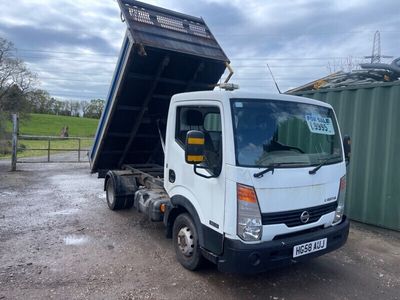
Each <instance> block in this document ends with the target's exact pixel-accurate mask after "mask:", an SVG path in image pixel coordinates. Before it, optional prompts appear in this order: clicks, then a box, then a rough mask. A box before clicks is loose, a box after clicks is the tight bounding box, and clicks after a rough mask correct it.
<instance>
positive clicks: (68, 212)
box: [48, 208, 79, 216]
mask: <svg viewBox="0 0 400 300" xmlns="http://www.w3.org/2000/svg"><path fill="white" fill-rule="evenodd" d="M78 211H79V209H76V208H70V209H64V210H59V211H54V212H50V213H48V214H49V215H50V216H59V215H64V216H66V215H72V214H76V213H77V212H78Z"/></svg>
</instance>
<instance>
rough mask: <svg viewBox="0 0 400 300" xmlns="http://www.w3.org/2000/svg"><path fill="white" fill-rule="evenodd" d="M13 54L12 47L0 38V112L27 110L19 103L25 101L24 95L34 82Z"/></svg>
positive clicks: (23, 65)
mask: <svg viewBox="0 0 400 300" xmlns="http://www.w3.org/2000/svg"><path fill="white" fill-rule="evenodd" d="M14 52H15V48H14V45H13V44H12V43H11V42H9V41H7V40H6V39H3V38H0V111H6V110H7V111H13V112H21V111H20V110H21V109H27V108H28V106H27V105H21V103H22V102H24V101H26V94H27V93H28V92H29V91H31V90H32V87H33V85H34V83H35V81H36V76H35V75H34V74H33V73H32V72H31V71H29V70H28V68H27V67H26V65H25V64H24V62H23V61H22V60H20V59H18V58H15V57H14V56H13V54H14ZM17 96H18V97H19V98H18V101H16V100H17V98H16V97H17Z"/></svg>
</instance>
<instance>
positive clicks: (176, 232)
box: [172, 213, 203, 271]
mask: <svg viewBox="0 0 400 300" xmlns="http://www.w3.org/2000/svg"><path fill="white" fill-rule="evenodd" d="M172 239H173V243H174V248H175V253H176V258H177V259H178V261H179V262H180V263H181V265H182V266H184V267H185V268H186V269H188V270H191V271H194V270H196V269H198V268H199V267H200V265H201V264H202V262H203V257H202V255H201V252H200V246H199V238H198V233H197V229H196V226H195V225H194V222H193V220H192V218H191V217H190V216H189V215H188V214H186V213H184V214H180V215H179V216H178V217H177V218H176V219H175V222H174V226H173V228H172Z"/></svg>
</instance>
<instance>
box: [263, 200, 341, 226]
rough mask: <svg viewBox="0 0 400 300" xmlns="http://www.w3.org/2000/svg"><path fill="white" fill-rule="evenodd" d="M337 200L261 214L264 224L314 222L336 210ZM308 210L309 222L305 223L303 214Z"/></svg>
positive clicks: (290, 224) (291, 224)
mask: <svg viewBox="0 0 400 300" xmlns="http://www.w3.org/2000/svg"><path fill="white" fill-rule="evenodd" d="M336 207H337V201H335V202H333V203H329V204H324V205H319V206H314V207H308V208H302V209H296V210H290V211H283V212H276V213H264V214H261V218H262V224H263V225H272V224H282V223H283V224H286V226H288V227H294V226H300V225H304V224H310V223H313V222H317V221H318V220H319V219H320V218H321V216H323V215H325V214H328V213H330V212H333V211H335V210H336ZM304 211H307V212H308V213H309V214H310V219H309V220H308V222H307V223H303V222H302V221H301V220H300V216H301V214H302V213H303V212H304Z"/></svg>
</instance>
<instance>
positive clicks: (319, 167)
mask: <svg viewBox="0 0 400 300" xmlns="http://www.w3.org/2000/svg"><path fill="white" fill-rule="evenodd" d="M338 158H342V157H341V156H333V157H329V158H327V159H325V160H324V161H322V162H321V163H320V164H319V165H318V166H316V167H315V168H314V169H312V170H310V171H309V172H308V173H309V174H310V175H314V174H315V173H317V171H318V170H319V169H321V167H322V166H324V165H326V164H327V163H328V162H330V161H331V160H332V159H338Z"/></svg>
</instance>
